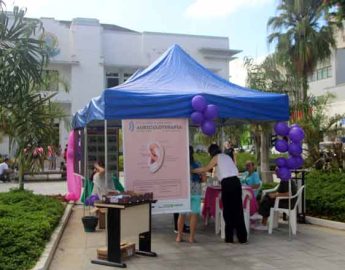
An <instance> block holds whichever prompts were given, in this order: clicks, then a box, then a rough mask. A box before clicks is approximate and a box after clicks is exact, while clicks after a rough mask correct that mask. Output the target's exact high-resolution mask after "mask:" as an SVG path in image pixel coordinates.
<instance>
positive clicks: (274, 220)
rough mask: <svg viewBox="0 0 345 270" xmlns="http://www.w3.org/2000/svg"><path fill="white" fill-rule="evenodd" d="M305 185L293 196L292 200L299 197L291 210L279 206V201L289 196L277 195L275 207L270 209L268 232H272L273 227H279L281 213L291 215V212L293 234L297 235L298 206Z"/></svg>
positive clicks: (287, 198)
mask: <svg viewBox="0 0 345 270" xmlns="http://www.w3.org/2000/svg"><path fill="white" fill-rule="evenodd" d="M303 189H304V186H301V187H300V189H299V190H298V191H297V193H296V194H295V195H294V196H291V200H293V199H294V198H297V200H296V202H295V205H294V207H293V209H291V210H290V211H289V209H288V208H279V202H280V201H282V200H289V197H277V198H276V199H275V203H274V207H272V208H271V210H270V217H269V225H268V233H269V234H272V230H273V228H277V227H278V221H279V213H285V214H286V215H288V216H289V212H290V216H289V219H290V226H291V232H292V234H293V235H296V232H297V206H298V204H299V202H300V201H301V198H302V192H303Z"/></svg>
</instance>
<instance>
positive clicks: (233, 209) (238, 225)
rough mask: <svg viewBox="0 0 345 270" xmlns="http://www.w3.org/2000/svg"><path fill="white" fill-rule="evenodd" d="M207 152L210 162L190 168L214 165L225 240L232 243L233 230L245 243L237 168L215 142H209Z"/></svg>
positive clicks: (209, 167)
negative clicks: (219, 192) (219, 185)
mask: <svg viewBox="0 0 345 270" xmlns="http://www.w3.org/2000/svg"><path fill="white" fill-rule="evenodd" d="M208 153H209V154H210V156H211V157H212V159H211V161H210V163H209V164H208V165H207V166H205V167H201V168H197V169H194V170H192V172H193V173H204V172H208V171H209V170H211V169H212V168H214V167H216V175H217V177H218V179H219V181H221V185H222V202H223V217H224V221H225V242H226V243H233V241H234V240H233V235H234V231H236V235H237V238H238V241H239V242H240V243H241V244H243V243H247V230H246V226H245V223H244V217H243V205H242V187H241V182H240V180H239V179H238V177H237V175H238V169H237V167H236V165H235V163H234V162H233V160H232V159H231V158H230V157H229V156H228V155H226V154H222V153H221V150H220V148H219V146H218V145H217V144H211V145H210V147H209V148H208Z"/></svg>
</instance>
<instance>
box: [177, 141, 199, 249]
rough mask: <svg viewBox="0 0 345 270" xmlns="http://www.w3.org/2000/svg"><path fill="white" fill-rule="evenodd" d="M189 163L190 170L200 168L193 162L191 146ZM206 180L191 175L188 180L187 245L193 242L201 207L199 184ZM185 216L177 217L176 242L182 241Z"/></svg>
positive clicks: (196, 175)
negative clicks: (188, 213) (189, 206)
mask: <svg viewBox="0 0 345 270" xmlns="http://www.w3.org/2000/svg"><path fill="white" fill-rule="evenodd" d="M189 162H190V168H191V169H195V168H199V167H200V163H199V162H197V161H195V160H194V149H193V146H189ZM205 180H206V174H204V173H200V174H196V173H192V175H191V179H190V193H191V213H190V221H189V225H190V234H189V240H188V241H189V243H194V242H195V231H196V227H197V224H198V216H199V214H200V205H201V182H204V181H205ZM185 218H186V217H185V214H180V215H179V217H178V222H177V228H178V233H177V237H176V242H181V241H182V235H183V230H184V228H185V224H184V222H185Z"/></svg>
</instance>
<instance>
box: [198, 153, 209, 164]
mask: <svg viewBox="0 0 345 270" xmlns="http://www.w3.org/2000/svg"><path fill="white" fill-rule="evenodd" d="M194 158H195V160H196V161H198V162H200V163H201V166H205V165H207V164H208V163H209V162H210V160H211V157H210V155H209V154H208V153H206V152H199V153H194Z"/></svg>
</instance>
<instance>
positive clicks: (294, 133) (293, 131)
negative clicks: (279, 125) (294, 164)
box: [289, 126, 304, 143]
mask: <svg viewBox="0 0 345 270" xmlns="http://www.w3.org/2000/svg"><path fill="white" fill-rule="evenodd" d="M289 138H290V140H291V141H293V142H295V143H299V142H301V141H302V140H303V139H304V131H303V129H302V128H300V127H299V126H294V127H292V128H290V131H289Z"/></svg>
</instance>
